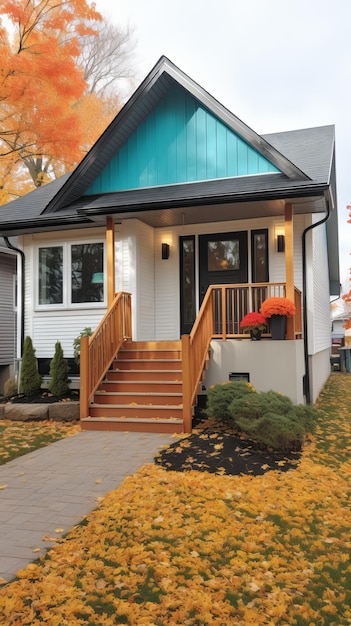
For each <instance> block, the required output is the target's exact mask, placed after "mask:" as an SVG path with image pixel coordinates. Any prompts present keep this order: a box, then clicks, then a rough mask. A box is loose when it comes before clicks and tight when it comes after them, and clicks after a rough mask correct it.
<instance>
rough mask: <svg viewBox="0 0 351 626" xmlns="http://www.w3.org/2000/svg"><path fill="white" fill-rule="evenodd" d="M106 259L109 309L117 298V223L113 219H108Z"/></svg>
mask: <svg viewBox="0 0 351 626" xmlns="http://www.w3.org/2000/svg"><path fill="white" fill-rule="evenodd" d="M106 259H107V308H108V309H109V308H110V307H111V305H112V302H113V300H114V297H115V284H116V283H115V221H114V219H113V217H108V218H107V219H106Z"/></svg>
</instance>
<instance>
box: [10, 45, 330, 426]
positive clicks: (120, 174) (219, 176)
mask: <svg viewBox="0 0 351 626" xmlns="http://www.w3.org/2000/svg"><path fill="white" fill-rule="evenodd" d="M334 152H335V141H334V127H333V126H323V127H317V128H308V129H304V130H292V131H288V132H281V133H274V134H270V135H264V136H263V135H259V134H257V133H256V132H254V131H253V130H252V129H251V128H249V127H248V126H247V125H246V124H245V123H244V122H242V121H241V120H240V119H238V118H237V117H236V116H235V115H233V114H232V113H231V112H230V111H228V110H227V109H226V108H225V107H224V106H222V105H221V104H220V103H219V102H218V101H217V100H215V98H213V97H212V96H211V95H210V94H209V93H207V92H206V91H205V90H204V89H203V88H202V87H200V86H199V85H198V84H197V83H196V82H194V81H193V80H192V79H191V78H190V77H189V76H187V75H186V74H185V73H183V72H182V71H181V70H180V69H179V68H178V67H176V66H175V65H174V64H173V63H172V62H171V61H170V60H168V59H167V58H166V57H161V58H160V60H159V61H158V62H157V64H156V65H155V67H154V68H153V69H152V70H151V72H150V73H149V74H148V76H147V77H146V78H145V80H144V81H143V82H142V83H141V85H140V86H139V87H138V88H137V89H136V91H135V92H134V94H133V95H132V96H131V98H130V99H129V101H128V102H127V103H126V104H125V106H124V107H123V108H122V110H121V111H120V112H119V113H118V115H117V116H116V118H115V119H114V120H113V121H112V123H111V124H110V126H109V127H108V128H107V129H106V130H105V132H104V133H103V134H102V136H101V137H100V138H99V140H98V141H97V142H96V144H95V145H94V146H93V147H92V148H91V150H90V151H89V153H88V154H87V155H86V157H85V158H84V159H83V160H82V162H81V163H80V164H79V165H78V167H77V168H76V169H75V170H74V171H73V172H72V173H71V174H67V175H65V176H63V177H61V178H59V179H57V180H55V181H54V182H52V183H50V184H48V185H46V186H44V187H41V188H39V189H37V190H35V191H33V192H31V193H29V194H28V195H26V196H24V197H23V198H20V199H18V200H15V201H13V202H11V204H8V205H6V206H5V207H3V208H2V211H1V218H0V234H3V235H5V236H7V237H9V238H11V237H12V236H17V237H18V245H19V246H20V247H21V249H22V250H23V253H24V259H25V261H24V291H25V296H24V302H23V308H22V311H21V312H20V313H19V314H20V315H21V316H22V317H23V319H24V328H25V335H30V336H31V337H32V340H33V344H34V346H35V348H36V356H37V357H38V360H39V363H40V364H41V365H42V364H43V363H44V362H45V360H46V362H48V361H49V360H50V358H52V356H53V352H54V344H55V342H56V341H58V340H59V341H60V342H61V344H62V346H63V349H64V353H65V357H66V358H72V356H73V347H72V342H73V339H74V338H75V337H76V336H78V335H79V334H80V332H81V331H82V330H83V329H84V328H86V327H91V328H92V329H95V333H94V336H93V337H92V338H90V339H89V338H86V337H84V338H83V339H82V342H81V368H80V377H81V403H80V405H81V423H82V427H83V428H90V429H101V428H109V429H124V430H125V429H126V428H135V429H139V430H152V429H154V430H165V431H167V430H171V431H178V432H179V431H183V430H184V431H186V432H189V431H190V430H191V418H192V412H193V407H194V405H195V404H196V399H197V396H198V394H199V393H200V394H201V393H203V394H204V393H206V389H207V388H208V387H209V385H211V384H214V383H218V382H225V381H227V380H228V379H230V380H235V379H238V378H243V379H245V380H249V381H250V382H251V383H252V384H253V385H254V386H255V387H256V388H257V389H258V390H261V391H265V390H268V389H273V390H275V391H280V392H281V393H284V394H286V395H288V396H290V397H291V399H292V400H293V401H294V402H296V403H300V402H307V403H313V402H314V401H315V399H316V398H317V395H318V393H319V391H320V389H321V388H322V386H323V384H324V382H325V380H326V379H327V377H328V376H329V373H330V345H331V331H330V313H329V302H330V295H339V263H338V235H337V206H336V182H335V180H336V179H335V154H334ZM272 295H274V296H282V295H285V296H286V297H289V298H290V299H292V300H294V302H295V304H296V307H297V313H296V315H295V316H294V317H293V318H290V319H289V320H288V327H287V334H286V340H283V341H280V340H278V341H275V340H272V339H271V335H270V333H269V332H267V333H266V335H265V336H264V338H263V339H262V340H261V341H259V342H257V341H256V342H254V341H250V338H249V336H248V335H245V334H243V333H242V331H241V330H240V328H239V324H240V320H241V318H242V317H243V315H244V314H245V313H246V312H248V311H250V310H259V308H260V305H261V303H262V301H263V300H264V299H265V298H267V297H268V296H272ZM109 369H110V370H111V371H108V370H109Z"/></svg>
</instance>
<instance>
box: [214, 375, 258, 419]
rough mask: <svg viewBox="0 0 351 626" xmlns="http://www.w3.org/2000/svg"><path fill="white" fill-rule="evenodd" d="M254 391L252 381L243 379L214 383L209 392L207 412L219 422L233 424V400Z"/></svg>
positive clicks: (251, 393)
mask: <svg viewBox="0 0 351 626" xmlns="http://www.w3.org/2000/svg"><path fill="white" fill-rule="evenodd" d="M254 391H255V390H254V388H253V387H252V385H250V383H246V382H244V381H241V380H240V381H236V382H227V383H223V384H218V385H212V386H211V387H210V388H209V390H208V393H207V408H206V414H207V415H208V416H209V417H214V418H215V419H216V420H218V421H219V422H223V423H224V424H227V425H232V424H233V418H232V414H231V412H230V411H229V406H230V404H231V402H233V401H234V400H238V401H240V400H242V399H243V398H245V397H247V396H252V395H253V392H254Z"/></svg>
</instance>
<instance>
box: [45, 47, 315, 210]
mask: <svg viewBox="0 0 351 626" xmlns="http://www.w3.org/2000/svg"><path fill="white" fill-rule="evenodd" d="M164 75H167V76H168V77H170V78H172V79H173V80H174V81H176V83H178V84H179V85H181V86H182V87H183V88H184V89H186V90H187V91H188V92H189V93H191V94H192V95H193V96H194V97H195V98H197V99H198V100H199V101H200V102H201V103H202V104H203V105H204V106H205V107H206V108H207V109H209V110H210V111H211V112H212V113H213V114H214V115H216V116H217V117H218V118H219V119H221V120H222V121H223V122H224V123H225V124H226V125H227V126H229V128H231V129H232V130H233V131H234V132H236V133H237V134H239V135H240V137H242V139H244V140H245V141H246V142H248V143H249V144H250V145H252V146H253V147H254V148H255V149H256V150H257V151H258V152H259V153H260V154H262V155H263V156H265V157H266V158H267V159H268V160H269V161H271V163H273V164H274V165H275V166H276V167H277V168H278V169H279V170H280V171H281V172H282V173H284V174H285V175H286V176H288V178H290V179H292V180H310V178H309V177H308V176H307V174H305V173H304V172H302V171H301V170H300V169H299V168H298V167H297V166H296V165H294V164H293V163H292V162H291V161H290V160H289V159H287V158H286V157H285V156H284V155H283V154H281V153H280V152H279V151H278V150H276V148H274V147H273V146H272V145H271V144H269V143H268V142H267V141H266V140H265V139H264V138H263V137H261V136H260V135H258V134H257V133H256V132H255V131H253V130H252V129H251V128H250V127H249V126H247V125H246V124H244V122H242V121H241V120H240V119H239V118H238V117H236V116H235V115H234V114H233V113H231V112H230V111H229V110H228V109H227V108H226V107H224V106H223V105H222V104H220V102H218V101H217V100H216V99H215V98H213V96H211V95H210V94H209V93H208V92H207V91H205V90H204V89H203V88H202V87H201V86H200V85H198V84H197V83H196V82H195V81H193V80H192V79H191V78H190V77H189V76H187V75H186V74H184V72H182V71H181V70H180V69H179V68H178V67H177V66H175V65H174V64H173V63H172V62H171V61H170V60H169V59H167V57H165V56H162V57H161V58H160V59H159V61H158V62H157V63H156V65H155V66H154V67H153V69H152V70H151V71H150V72H149V74H148V75H147V76H146V78H145V79H144V81H143V82H142V83H141V84H140V85H139V87H138V88H137V89H136V91H135V92H134V93H133V94H132V96H131V97H130V98H129V100H128V101H127V103H126V104H125V105H124V106H123V107H122V109H121V110H120V111H119V113H118V114H117V115H116V117H115V118H114V120H112V122H111V123H110V125H109V126H108V127H107V128H106V130H105V131H104V132H103V133H102V135H101V136H100V138H99V139H98V140H97V142H96V143H95V144H94V146H93V147H92V148H91V149H90V150H89V152H88V154H87V155H86V156H85V157H84V158H83V160H82V161H81V163H80V164H79V165H78V166H77V167H76V169H75V170H74V171H73V172H72V174H71V176H70V177H69V178H68V180H67V181H66V183H65V184H64V185H63V186H62V188H61V189H60V190H59V191H58V192H57V194H56V195H55V197H54V198H53V199H52V200H51V201H50V202H49V203H48V205H47V207H46V209H45V212H47V213H49V212H54V211H56V210H58V209H59V208H60V207H61V206H62V205H64V204H65V202H69V201H70V194H71V192H72V191H73V189H74V187H75V185H76V182H77V180H78V179H81V178H82V177H84V176H87V174H88V172H89V170H90V168H91V167H92V166H93V165H96V163H97V162H98V161H99V157H101V150H102V147H103V146H104V145H105V143H106V142H108V141H109V140H111V139H112V137H113V135H114V134H115V133H116V132H117V131H118V128H119V127H120V126H121V125H122V124H124V123H125V122H126V121H127V119H128V116H129V115H130V113H131V111H132V110H133V108H134V107H135V106H136V104H137V102H138V101H140V100H142V99H143V98H144V97H145V96H146V95H147V94H148V93H149V92H151V90H152V89H153V87H154V86H155V84H156V82H158V81H160V80H161V79H162V77H163V76H164ZM134 130H135V128H133V129H132V131H134ZM132 131H131V132H132ZM105 165H106V163H105V162H101V164H100V166H99V169H100V171H101V170H102V169H103V167H104V166H105ZM90 182H91V181H90V180H89V179H87V184H86V187H85V188H88V186H89V184H90Z"/></svg>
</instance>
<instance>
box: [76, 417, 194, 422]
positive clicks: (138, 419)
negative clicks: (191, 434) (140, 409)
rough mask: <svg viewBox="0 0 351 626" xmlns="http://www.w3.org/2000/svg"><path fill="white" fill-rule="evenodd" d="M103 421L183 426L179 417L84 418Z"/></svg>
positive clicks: (89, 420)
mask: <svg viewBox="0 0 351 626" xmlns="http://www.w3.org/2000/svg"><path fill="white" fill-rule="evenodd" d="M100 420H103V421H104V422H105V421H106V422H122V423H123V422H143V423H150V422H160V423H164V424H167V423H168V422H175V423H176V424H182V423H183V420H182V418H179V417H83V418H82V420H81V421H82V422H96V421H100Z"/></svg>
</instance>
